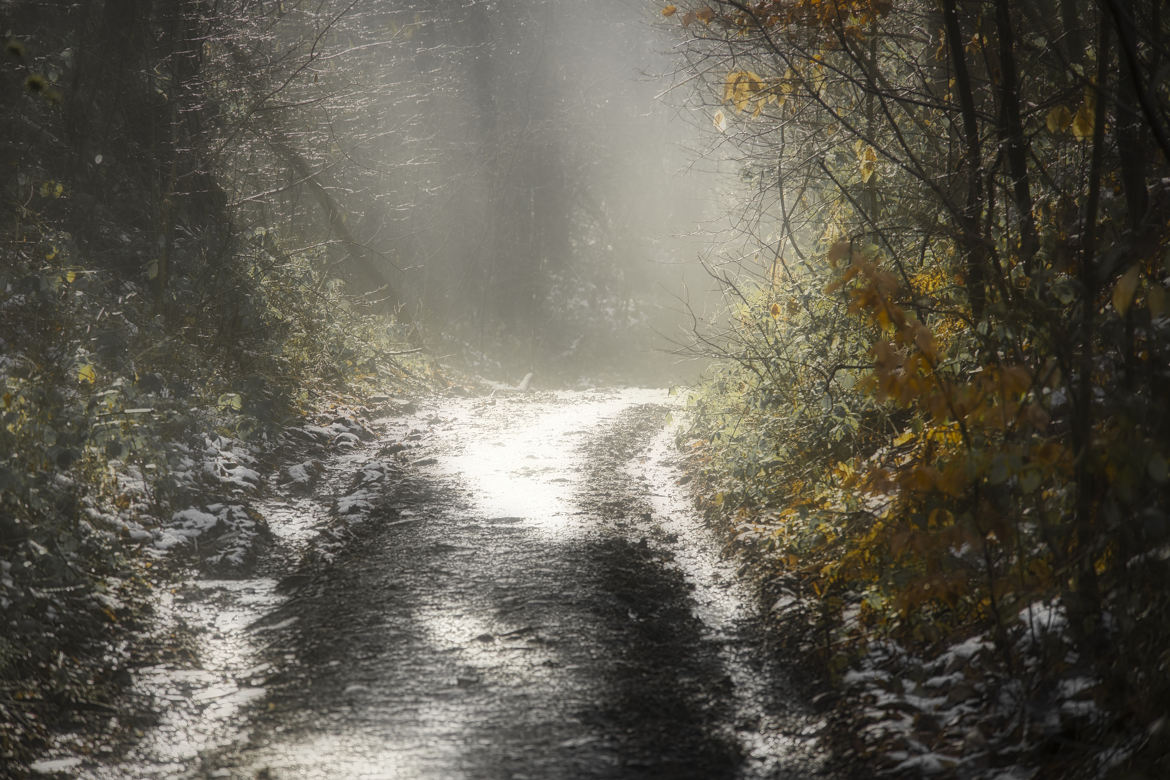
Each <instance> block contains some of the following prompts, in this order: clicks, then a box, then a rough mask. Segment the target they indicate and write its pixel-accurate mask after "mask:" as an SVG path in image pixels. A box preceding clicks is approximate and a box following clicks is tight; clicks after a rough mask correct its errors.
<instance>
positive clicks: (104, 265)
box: [0, 26, 440, 773]
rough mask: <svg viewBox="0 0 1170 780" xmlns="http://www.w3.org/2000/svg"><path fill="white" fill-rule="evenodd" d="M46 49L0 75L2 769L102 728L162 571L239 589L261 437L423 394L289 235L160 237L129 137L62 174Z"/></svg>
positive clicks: (404, 350) (387, 342) (253, 541)
mask: <svg viewBox="0 0 1170 780" xmlns="http://www.w3.org/2000/svg"><path fill="white" fill-rule="evenodd" d="M52 33H53V28H52V27H51V26H50V27H49V28H48V31H47V32H46V33H45V34H44V35H43V36H41V37H38V36H36V35H30V36H29V37H27V38H24V39H22V40H13V41H11V42H10V43H9V45H8V51H7V56H8V60H7V61H6V63H5V65H4V67H3V69H2V70H0V76H3V81H2V83H0V90H2V92H3V108H4V111H5V114H4V116H3V124H4V127H5V134H4V140H3V142H2V144H0V152H2V155H0V157H2V160H3V163H4V166H5V179H4V185H3V190H2V192H0V197H2V199H3V214H4V220H3V222H2V223H0V416H2V424H0V627H2V628H0V763H3V764H4V765H6V766H11V767H13V768H15V767H17V766H19V765H20V764H21V762H24V761H27V760H28V759H29V758H30V757H31V756H33V755H35V752H36V751H37V749H38V748H39V747H40V746H42V745H43V744H44V741H45V740H46V739H47V738H48V736H49V734H50V733H51V732H52V731H53V730H54V729H63V728H68V727H70V726H71V724H77V723H80V722H82V721H83V720H84V718H86V717H91V716H93V715H94V714H98V715H102V714H114V713H115V710H114V709H113V707H112V705H111V702H112V701H114V698H113V697H114V696H115V695H116V694H117V693H118V691H119V690H120V689H121V688H122V687H123V686H124V685H125V684H126V682H127V681H128V679H129V675H128V673H127V667H128V665H129V664H131V662H132V659H130V658H129V657H128V653H129V652H130V647H131V645H130V644H129V639H130V634H129V629H131V628H132V627H134V626H135V625H138V624H140V622H141V620H142V619H143V613H142V610H143V608H144V607H145V605H146V604H147V603H148V601H149V598H148V596H149V591H150V588H151V587H152V583H157V582H158V581H159V579H158V577H159V575H157V574H155V572H156V571H157V570H158V568H159V567H160V565H162V564H164V563H166V562H171V563H174V562H176V561H177V562H183V563H190V564H194V565H198V566H201V567H204V568H208V569H211V570H215V571H219V572H226V573H229V574H230V573H233V572H237V571H240V570H246V567H247V566H248V565H249V563H250V562H251V561H252V560H253V559H254V557H255V552H256V549H257V547H258V544H259V542H260V541H262V540H258V539H257V538H255V537H257V535H260V536H262V535H263V533H264V531H265V527H264V523H263V519H262V518H256V517H253V516H251V514H250V513H249V510H248V509H247V505H248V502H247V501H246V500H245V499H244V498H242V496H243V495H245V494H247V493H250V492H254V491H255V490H257V489H259V488H260V487H261V485H260V484H259V483H260V474H259V471H260V470H262V469H263V468H264V465H263V458H264V457H265V456H266V455H270V454H271V453H272V452H273V450H274V448H276V447H277V446H278V445H279V443H280V437H279V435H278V434H279V432H280V431H281V430H282V428H284V427H285V426H287V425H289V424H290V423H292V422H294V421H296V420H298V419H301V418H302V417H303V416H305V415H307V414H309V413H311V412H313V411H314V410H317V409H321V408H323V407H325V406H326V405H327V404H328V403H329V402H331V401H336V400H337V399H338V398H340V397H342V396H345V397H354V396H355V395H359V394H363V393H365V394H369V393H373V392H375V391H376V392H380V393H386V392H392V391H394V389H395V388H397V389H399V390H402V391H406V390H409V389H419V388H424V387H431V386H434V385H435V384H437V383H438V382H439V381H440V380H439V379H438V378H437V377H436V373H435V372H436V369H435V366H434V364H433V363H432V362H431V361H430V360H429V359H427V358H426V357H425V356H424V355H422V354H421V353H420V351H419V350H418V349H417V348H416V347H414V346H413V345H412V344H411V343H410V339H409V336H410V334H409V333H408V332H407V330H406V329H405V328H404V327H402V326H401V325H399V324H397V323H396V322H395V321H394V319H393V318H392V317H389V316H386V315H385V314H384V313H378V312H372V311H371V310H370V307H369V306H368V305H367V304H365V303H364V302H363V299H361V298H355V297H353V296H351V295H347V294H345V292H344V291H343V290H342V288H341V286H340V284H338V283H337V282H336V281H335V280H333V279H332V278H331V275H330V274H329V273H328V269H327V267H326V265H325V264H324V263H322V262H321V258H320V257H319V256H317V255H314V254H313V252H312V251H304V252H298V251H295V250H291V249H289V247H293V246H297V245H299V242H300V241H301V240H302V239H303V237H302V236H296V237H295V238H294V237H291V236H287V235H283V234H280V233H279V231H278V230H277V229H275V228H271V227H269V226H266V225H256V224H248V223H246V222H244V221H243V220H242V219H241V218H240V215H239V214H236V213H233V212H231V211H230V210H227V209H226V208H224V207H223V203H222V200H218V199H216V198H215V197H214V192H211V193H208V192H203V193H188V194H183V193H179V192H172V193H171V194H170V195H169V196H168V198H169V201H168V202H167V204H166V208H167V209H170V211H171V218H172V219H174V220H175V223H174V224H173V225H171V226H170V228H171V230H170V232H169V233H167V234H166V237H165V241H163V240H160V237H159V233H158V232H157V230H156V228H157V225H158V222H157V221H156V217H157V216H158V212H157V211H154V212H152V209H154V208H155V207H157V206H159V205H160V201H159V195H158V191H157V190H152V182H155V183H156V182H157V180H156V179H154V178H153V176H154V172H152V169H151V168H150V166H149V165H143V164H142V163H143V159H144V157H145V155H146V154H147V152H148V150H147V149H146V148H144V147H143V146H142V144H143V140H142V139H141V136H137V135H133V134H127V135H125V136H121V137H119V136H118V133H117V132H115V133H114V134H113V136H112V137H110V138H108V139H106V141H107V143H106V144H104V145H103V146H102V151H101V153H98V154H96V155H93V154H91V155H90V156H89V158H88V159H87V160H86V161H85V162H84V163H82V164H80V165H78V164H77V163H76V147H75V146H74V143H73V142H74V141H76V139H75V138H71V137H70V129H71V128H70V127H69V123H70V121H71V120H72V121H76V115H75V114H72V115H71V113H70V111H71V106H70V99H76V97H75V96H68V95H66V96H63V95H62V93H61V92H59V91H57V89H56V88H54V87H51V86H50V85H51V84H52V83H54V82H53V80H52V78H51V76H50V75H42V74H53V73H54V72H55V71H59V70H61V71H64V70H65V69H66V68H67V67H68V66H69V64H70V63H69V62H67V61H65V60H66V59H67V57H68V56H69V54H68V50H65V52H64V53H62V50H61V49H59V48H57V49H54V48H49V47H50V44H51V43H53V40H52ZM38 46H41V47H45V49H48V51H45V50H41V51H38V49H37V47H38ZM57 78H58V79H59V80H61V81H65V80H66V79H65V78H64V77H63V76H60V75H58V76H57ZM99 97H100V96H97V97H94V100H95V101H98V100H99ZM122 99H125V96H122ZM106 118H107V120H109V121H111V122H114V124H116V123H117V122H116V119H117V116H115V117H110V116H107V117H106ZM164 243H165V244H166V245H165V246H164V245H163V244H164ZM163 253H165V257H166V261H167V269H166V278H165V285H164V284H163V280H162V279H161V278H160V273H161V272H160V268H159V265H160V259H159V258H160V255H162V254H163ZM191 521H199V522H201V523H202V526H200V527H199V528H198V529H193V527H192V523H191ZM14 771H15V769H14ZM0 773H2V772H0Z"/></svg>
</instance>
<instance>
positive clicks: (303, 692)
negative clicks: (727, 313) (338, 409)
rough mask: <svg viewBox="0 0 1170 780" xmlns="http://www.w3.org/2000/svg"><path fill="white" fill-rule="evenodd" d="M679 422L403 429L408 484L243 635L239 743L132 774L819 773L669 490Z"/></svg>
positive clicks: (604, 419)
mask: <svg viewBox="0 0 1170 780" xmlns="http://www.w3.org/2000/svg"><path fill="white" fill-rule="evenodd" d="M673 403H674V401H673V400H672V399H669V398H668V397H667V394H666V393H665V391H658V390H653V391H650V390H632V389H631V390H612V391H584V392H558V393H538V394H524V395H509V396H504V397H499V398H489V399H484V398H479V399H454V400H452V399H443V400H442V401H437V402H435V405H434V406H432V407H430V408H424V409H422V410H421V411H419V412H418V413H417V415H416V417H415V420H416V423H417V425H416V427H415V429H414V430H415V433H414V438H415V440H416V442H418V444H419V445H420V446H418V447H416V449H414V450H412V451H411V452H410V456H411V458H412V459H414V462H415V463H416V466H417V467H416V468H415V469H413V470H412V474H413V476H410V477H404V478H403V480H402V481H401V483H400V484H398V485H397V486H396V487H395V488H394V489H392V490H390V491H389V493H388V496H389V498H388V500H387V505H385V506H380V507H378V508H375V509H374V510H373V511H372V514H371V516H370V518H369V520H368V521H367V522H366V523H365V524H364V526H363V529H364V530H362V532H361V534H360V538H359V539H358V541H357V542H356V543H350V544H349V545H347V546H346V547H345V548H344V549H342V550H341V551H340V553H339V554H338V555H337V557H336V558H334V559H333V560H332V561H331V562H329V563H327V564H324V565H322V566H320V567H319V568H318V570H316V571H313V572H311V574H310V575H309V576H307V577H305V578H304V579H303V581H302V582H300V584H299V585H298V587H297V589H296V591H295V592H294V594H293V595H292V596H291V597H290V598H289V599H288V600H287V601H286V602H284V603H283V604H281V605H280V606H278V607H276V608H275V609H271V610H270V611H269V612H268V613H267V614H266V616H265V617H264V618H263V619H262V620H261V621H259V622H257V623H253V624H252V626H251V627H250V628H249V629H248V633H249V634H250V642H249V646H250V647H251V649H250V650H248V651H247V653H251V657H242V658H240V659H239V660H238V661H237V662H236V663H235V668H237V669H238V670H241V671H238V672H237V673H236V675H235V677H236V679H237V682H238V680H239V678H240V676H241V675H247V674H251V675H252V676H257V675H258V676H259V677H261V678H263V679H262V682H260V683H258V684H257V685H255V686H254V687H248V686H245V685H244V684H242V683H239V684H238V685H237V686H236V688H235V689H234V690H231V689H230V687H229V689H228V691H227V692H228V693H229V694H230V696H231V697H235V698H237V699H239V698H240V697H241V696H243V700H242V701H240V702H239V704H238V706H236V707H233V709H232V712H231V713H230V715H229V717H228V722H226V723H223V724H221V725H220V729H221V730H223V729H224V728H227V729H229V730H230V731H231V732H233V734H234V736H233V737H232V738H231V739H228V740H221V744H218V745H213V746H210V747H205V748H203V749H201V750H200V751H199V753H198V756H197V757H196V758H195V759H194V760H181V761H178V762H174V761H172V762H170V763H160V764H155V765H153V766H152V765H151V763H150V761H149V760H146V761H142V762H140V763H139V764H138V765H137V766H132V769H133V771H134V772H135V773H136V774H137V775H140V776H146V775H149V774H152V773H161V774H166V775H167V776H183V775H186V776H198V777H204V776H220V777H268V778H294V777H295V778H305V777H387V778H524V777H532V778H553V777H566V778H568V777H573V778H593V777H606V778H627V777H664V778H708V779H712V778H739V777H743V778H756V777H792V778H805V777H811V776H818V775H820V774H822V768H821V766H820V762H821V760H822V759H821V754H820V751H819V749H818V747H817V743H816V740H815V737H814V736H813V735H814V734H815V732H816V731H817V730H818V727H819V724H818V722H817V721H816V719H815V718H813V717H812V716H811V715H809V714H808V713H807V712H806V711H804V710H803V709H802V708H801V707H800V706H799V704H797V703H796V699H795V697H794V696H793V693H792V691H791V686H790V685H789V684H788V682H787V680H786V679H785V676H784V672H783V671H782V670H780V669H777V668H775V666H774V665H771V664H770V663H769V662H768V661H767V660H766V659H768V658H769V657H770V656H771V655H772V654H770V653H769V652H768V650H767V648H766V647H765V645H764V637H763V633H762V631H761V630H760V628H759V624H758V622H757V621H756V619H755V617H754V612H755V610H754V608H753V607H752V606H751V599H750V597H749V594H748V593H747V592H746V591H745V589H743V588H742V586H741V585H739V583H738V582H737V580H736V577H735V574H734V571H733V568H732V567H731V566H730V565H729V564H728V563H726V562H723V561H721V560H719V557H718V555H717V554H715V553H713V552H712V551H714V550H718V544H717V543H716V542H715V540H714V539H713V538H712V537H711V536H710V535H709V532H708V531H707V530H706V529H704V528H703V526H702V523H701V522H700V521H699V519H698V518H697V517H696V516H695V514H694V512H693V511H692V510H691V509H690V508H689V502H688V498H687V496H686V495H685V492H684V490H683V489H682V488H679V487H678V486H677V480H678V477H679V476H680V475H679V473H678V472H677V471H676V470H675V467H674V466H673V465H672V464H671V458H672V454H671V451H672V447H671V434H670V432H669V430H668V429H667V426H666V424H665V423H666V420H667V413H668V411H669V409H670V407H671V406H672V405H673ZM392 445H393V442H388V441H383V442H377V443H375V444H374V445H372V449H377V447H378V446H381V447H382V448H383V451H385V448H386V447H388V446H392ZM422 456H425V457H422ZM241 652H244V651H241ZM247 653H245V655H247ZM257 670H260V671H259V672H257ZM97 774H99V775H101V774H103V773H102V772H100V771H99V772H98V773H97Z"/></svg>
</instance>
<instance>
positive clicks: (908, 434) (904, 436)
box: [894, 431, 914, 447]
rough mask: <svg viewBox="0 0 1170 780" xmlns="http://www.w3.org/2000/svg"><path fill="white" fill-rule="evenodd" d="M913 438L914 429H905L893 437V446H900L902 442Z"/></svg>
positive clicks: (904, 442)
mask: <svg viewBox="0 0 1170 780" xmlns="http://www.w3.org/2000/svg"><path fill="white" fill-rule="evenodd" d="M913 440H914V431H906V432H905V433H903V434H902V435H901V436H899V437H898V438H896V439H894V446H895V447H901V446H902V445H903V444H906V443H907V442H910V441H913Z"/></svg>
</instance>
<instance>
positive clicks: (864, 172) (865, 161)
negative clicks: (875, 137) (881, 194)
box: [857, 144, 877, 182]
mask: <svg viewBox="0 0 1170 780" xmlns="http://www.w3.org/2000/svg"><path fill="white" fill-rule="evenodd" d="M857 163H858V167H859V168H860V169H861V181H862V182H868V181H869V180H870V179H872V178H873V175H874V174H875V173H877V152H876V151H875V150H874V148H873V147H872V146H869V145H868V144H866V145H865V147H864V148H862V149H860V150H859V151H858V153H857Z"/></svg>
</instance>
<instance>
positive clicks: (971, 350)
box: [663, 2, 1170, 777]
mask: <svg viewBox="0 0 1170 780" xmlns="http://www.w3.org/2000/svg"><path fill="white" fill-rule="evenodd" d="M1157 5H1158V4H1156V3H1155V4H1143V3H1126V4H1123V6H1124V7H1123V8H1122V7H1121V6H1114V5H1112V4H1110V6H1109V8H1105V7H1104V6H1103V5H1100V4H1098V5H1093V4H1076V3H1068V4H1061V6H1060V8H1059V9H1057V8H1055V6H1053V7H1052V8H1051V9H1049V10H1051V12H1052V14H1051V16H1048V17H1044V18H1040V17H1037V16H1036V15H1035V14H1034V13H1033V11H1034V10H1035V9H1032V8H1012V7H1010V4H1004V3H974V4H964V5H960V4H955V3H952V2H942V3H940V4H920V3H903V4H891V3H870V2H832V3H829V2H826V3H804V2H797V3H791V4H787V3H786V4H780V3H768V2H764V3H738V2H713V3H692V4H687V7H686V10H685V11H684V10H683V9H679V8H676V7H675V6H673V5H671V6H667V8H666V9H665V10H664V11H663V13H664V15H665V16H666V17H667V18H678V19H679V20H680V21H681V24H682V27H683V29H685V30H688V31H689V32H688V35H689V36H690V37H691V39H692V45H691V48H690V50H689V51H690V57H691V59H690V63H691V65H692V70H693V71H694V72H696V73H697V74H698V76H699V77H700V78H706V79H708V80H709V81H708V84H707V89H708V90H709V91H708V92H707V93H706V94H708V95H709V96H710V98H711V101H710V103H709V108H710V109H711V110H712V112H713V124H714V125H715V127H716V129H717V131H718V132H719V133H720V134H722V135H724V136H726V138H727V141H728V143H730V144H733V145H734V146H735V147H736V148H737V149H739V150H740V151H741V154H742V160H741V163H742V179H743V180H744V182H745V183H746V184H747V186H746V190H747V194H748V196H749V202H748V209H747V210H746V211H745V213H746V214H747V216H746V217H745V218H744V221H743V224H744V226H745V230H746V232H747V233H748V234H749V238H750V241H749V253H750V254H749V258H754V259H749V260H747V261H743V262H741V263H739V265H738V266H737V267H733V266H732V264H730V263H729V264H727V265H724V266H719V267H712V269H711V272H712V275H713V276H714V277H715V278H716V279H717V280H718V281H719V283H720V284H721V286H722V287H723V289H724V290H725V291H726V297H727V301H728V304H727V313H728V319H727V324H726V326H725V327H718V328H706V329H701V330H700V331H699V332H698V334H697V335H698V340H697V348H698V349H699V350H700V351H702V352H705V353H707V354H711V355H714V356H716V357H718V358H720V359H721V362H720V364H719V365H718V367H717V368H716V369H714V370H713V371H712V372H711V374H710V375H709V377H708V378H707V380H706V381H705V382H704V384H703V386H702V387H701V389H700V390H699V392H698V393H697V394H696V395H695V396H694V397H693V400H692V404H691V419H692V428H691V431H690V434H689V437H688V441H687V443H688V444H689V446H690V447H691V449H692V452H693V463H694V466H695V468H696V470H697V471H698V472H699V474H700V475H701V479H700V480H698V491H699V494H700V496H701V500H702V501H703V503H704V505H705V506H706V507H707V509H708V510H709V511H710V512H711V513H712V514H713V516H715V517H717V518H718V519H719V521H720V522H721V523H723V525H724V526H725V527H726V528H727V530H728V532H729V533H730V534H731V535H732V536H733V537H734V538H735V539H736V540H737V542H738V543H739V545H740V546H741V548H742V549H743V550H745V551H746V552H747V554H748V556H749V558H750V559H751V560H752V561H753V563H754V565H755V567H756V569H757V570H758V571H759V572H761V576H762V577H763V579H764V581H765V582H766V583H768V585H767V587H768V588H769V591H768V592H769V593H770V595H771V596H772V597H773V598H772V601H773V603H774V604H775V608H774V612H775V614H776V615H777V616H778V618H780V619H783V620H785V621H786V625H788V626H789V627H790V628H792V629H794V632H795V634H796V635H797V636H799V637H800V638H801V640H802V642H803V648H804V650H805V651H807V652H809V653H810V654H812V655H813V656H814V657H816V658H818V659H819V660H820V661H821V662H822V663H823V665H824V669H825V670H826V673H827V674H828V675H829V676H831V677H832V679H833V680H835V681H836V683H837V684H838V685H839V686H840V687H841V688H842V689H843V691H844V692H847V693H848V694H849V696H848V697H847V698H843V699H842V700H841V705H840V707H839V708H838V709H837V710H836V713H835V715H834V717H835V718H836V719H837V722H838V723H839V725H841V728H840V729H839V730H838V735H839V736H840V737H841V739H842V742H843V743H844V744H845V745H846V746H847V748H848V749H850V750H853V751H856V752H858V753H861V754H864V755H868V756H874V755H876V756H882V757H884V760H885V761H886V762H887V766H888V768H890V769H891V770H895V771H901V772H906V773H909V774H917V773H922V772H942V773H946V774H949V775H951V776H960V777H993V776H1000V774H1001V773H1004V772H1007V773H1009V774H1010V773H1015V774H1011V775H1010V776H1037V775H1039V776H1051V777H1077V776H1084V777H1094V776H1115V777H1157V776H1162V775H1163V774H1165V773H1166V771H1168V762H1170V754H1168V752H1167V745H1170V736H1168V734H1170V731H1168V724H1170V720H1168V719H1167V718H1168V716H1170V711H1168V710H1167V706H1166V702H1167V701H1170V689H1168V688H1167V680H1168V679H1170V674H1168V673H1170V653H1168V652H1167V643H1166V638H1167V637H1168V636H1170V597H1168V595H1167V593H1166V591H1165V588H1164V584H1165V582H1166V581H1167V576H1168V575H1170V521H1168V518H1167V513H1166V512H1167V507H1168V506H1170V475H1168V470H1167V457H1168V456H1170V409H1168V407H1167V405H1166V401H1165V398H1166V395H1165V386H1166V382H1167V380H1168V379H1170V362H1168V359H1170V351H1168V345H1170V317H1168V315H1170V309H1168V307H1167V300H1168V299H1167V295H1168V289H1170V254H1168V253H1167V249H1166V247H1167V243H1168V239H1170V229H1168V227H1167V226H1168V225H1170V208H1168V204H1170V191H1168V190H1167V182H1168V181H1170V179H1167V178H1166V173H1167V164H1168V160H1167V153H1168V152H1170V149H1168V148H1167V147H1166V145H1165V137H1166V130H1167V127H1170V124H1168V123H1167V121H1166V116H1167V114H1166V107H1167V105H1170V91H1168V89H1167V83H1168V82H1167V80H1166V79H1165V74H1164V70H1158V69H1157V68H1158V67H1159V65H1158V63H1161V62H1162V61H1163V60H1164V57H1163V54H1164V52H1162V51H1161V49H1160V48H1159V46H1160V44H1159V43H1158V41H1159V40H1160V39H1159V38H1158V33H1151V32H1150V31H1151V30H1159V29H1162V27H1164V25H1165V22H1166V18H1165V15H1164V14H1163V13H1160V12H1159V10H1158V8H1157V7H1156V6H1157ZM1119 9H1120V10H1119ZM1073 11H1076V13H1075V14H1073V13H1072V12H1073ZM1137 19H1141V20H1143V22H1142V23H1141V25H1139V26H1138V27H1136V28H1135V27H1134V26H1133V25H1134V24H1135V20H1137ZM1159 25H1161V26H1162V27H1159ZM972 31H974V32H972ZM1071 41H1075V42H1076V44H1075V45H1073V44H1071V43H1070V42H1071ZM1090 42H1091V43H1090ZM1070 45H1073V48H1071V49H1070V48H1068V47H1069V46H1070ZM1086 47H1087V48H1086ZM1151 68H1153V70H1151ZM1135 74H1136V75H1135ZM1135 81H1136V82H1137V86H1136V87H1135ZM1134 89H1138V90H1142V94H1141V95H1140V100H1139V97H1138V96H1137V95H1135V94H1134V92H1133V90H1134Z"/></svg>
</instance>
